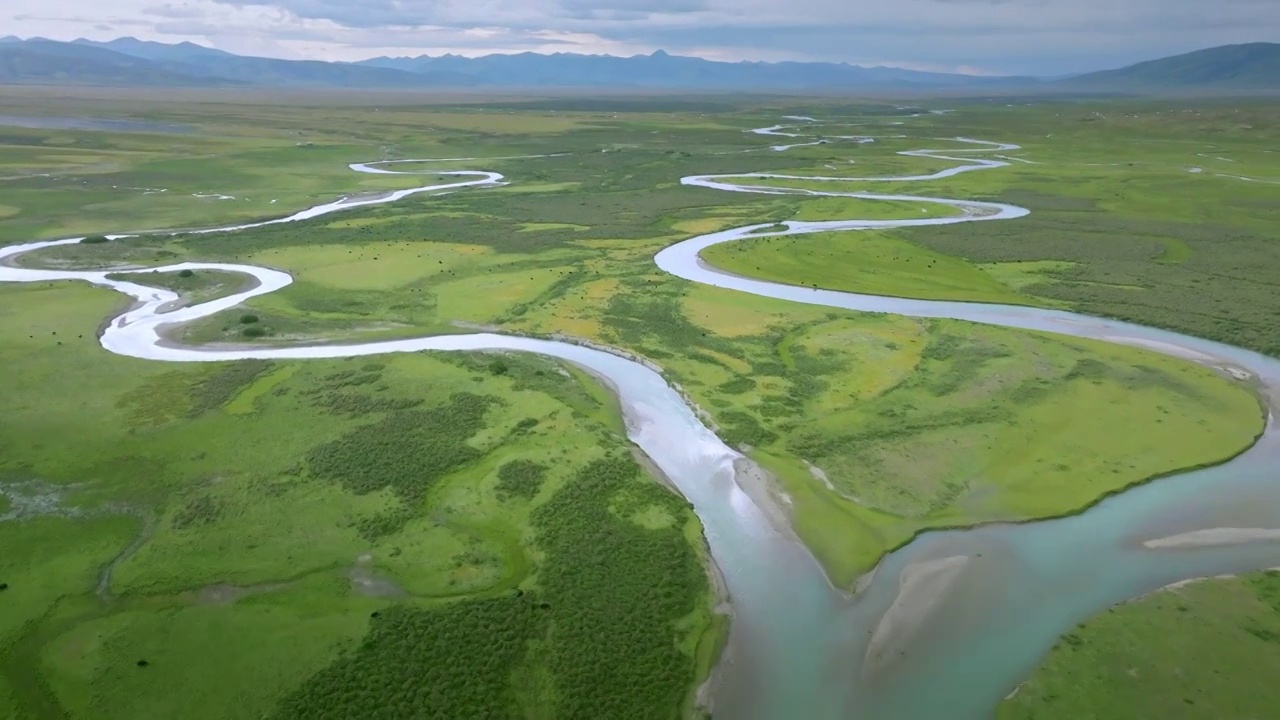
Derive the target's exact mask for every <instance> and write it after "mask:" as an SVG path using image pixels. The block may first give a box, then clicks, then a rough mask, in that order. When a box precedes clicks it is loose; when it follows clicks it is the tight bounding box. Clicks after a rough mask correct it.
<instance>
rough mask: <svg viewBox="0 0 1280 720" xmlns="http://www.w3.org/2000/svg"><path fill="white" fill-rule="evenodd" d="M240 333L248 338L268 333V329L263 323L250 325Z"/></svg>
mask: <svg viewBox="0 0 1280 720" xmlns="http://www.w3.org/2000/svg"><path fill="white" fill-rule="evenodd" d="M240 334H241V335H243V336H245V337H247V338H260V337H262V336H263V335H266V334H267V331H266V329H265V328H263V327H262V326H261V325H250V326H249V327H247V328H245V329H243V330H241V331H240Z"/></svg>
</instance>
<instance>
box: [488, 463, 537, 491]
mask: <svg viewBox="0 0 1280 720" xmlns="http://www.w3.org/2000/svg"><path fill="white" fill-rule="evenodd" d="M546 475H547V466H546V465H543V464H541V463H536V462H533V461H532V460H512V461H511V462H509V463H506V464H504V465H503V466H502V467H500V468H498V484H497V486H496V487H495V489H496V490H497V491H498V497H499V498H500V499H503V500H505V499H507V498H508V497H518V498H523V499H525V500H532V499H533V498H534V497H536V496H537V495H538V491H539V490H541V489H542V481H543V479H544V478H545V477H546Z"/></svg>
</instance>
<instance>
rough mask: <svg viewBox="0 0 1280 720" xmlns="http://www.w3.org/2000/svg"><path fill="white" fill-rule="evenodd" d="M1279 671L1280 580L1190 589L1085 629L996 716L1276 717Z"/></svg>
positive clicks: (1152, 598)
mask: <svg viewBox="0 0 1280 720" xmlns="http://www.w3.org/2000/svg"><path fill="white" fill-rule="evenodd" d="M1277 672H1280V573H1277V572H1274V571H1269V572H1263V573H1255V574H1251V575H1244V576H1241V577H1238V578H1232V579H1214V580H1208V581H1203V582H1194V583H1191V584H1188V585H1183V586H1181V587H1177V588H1170V589H1166V590H1162V591H1159V592H1156V593H1153V594H1151V595H1148V596H1146V597H1143V598H1140V599H1138V600H1134V601H1131V602H1128V603H1124V604H1122V605H1119V606H1117V607H1115V608H1112V609H1111V610H1109V611H1107V612H1105V613H1102V614H1101V615H1098V616H1097V617H1095V618H1093V619H1091V620H1089V621H1087V622H1085V623H1082V624H1081V625H1080V626H1079V627H1077V628H1076V629H1075V630H1073V631H1072V632H1070V633H1068V634H1067V635H1065V636H1064V637H1063V638H1062V639H1061V640H1060V641H1059V642H1058V644H1057V645H1056V646H1055V647H1054V649H1053V651H1052V652H1051V653H1050V654H1049V657H1048V659H1047V660H1046V661H1045V664H1044V665H1043V666H1042V667H1041V668H1040V669H1039V670H1037V671H1036V673H1035V674H1034V675H1033V676H1032V677H1031V678H1030V679H1029V680H1028V681H1027V682H1026V683H1024V684H1023V685H1022V686H1021V687H1020V688H1019V689H1018V692H1017V694H1016V695H1015V696H1013V697H1012V698H1010V699H1007V700H1005V701H1004V703H1003V704H1002V705H1001V706H1000V708H999V710H998V712H997V717H998V718H999V719H1000V720H1033V719H1035V718H1042V719H1045V720H1048V719H1049V718H1064V717H1070V718H1079V719H1080V720H1104V719H1106V718H1116V717H1125V718H1134V720H1156V719H1157V718H1160V719H1163V718H1184V719H1185V720H1199V719H1200V718H1203V719H1204V720H1209V719H1210V718H1215V719H1216V718H1265V717H1275V716H1276V715H1277V713H1280V702H1278V701H1277V698H1276V694H1275V692H1274V689H1273V682H1272V678H1274V677H1275V675H1276V673H1277Z"/></svg>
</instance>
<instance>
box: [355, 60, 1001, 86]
mask: <svg viewBox="0 0 1280 720" xmlns="http://www.w3.org/2000/svg"><path fill="white" fill-rule="evenodd" d="M359 64H361V65H366V66H372V67H381V68H392V69H396V70H404V71H407V72H414V73H423V72H433V71H434V72H439V71H446V72H450V73H457V74H462V75H467V76H470V77H474V78H476V79H477V80H482V81H486V82H487V83H488V84H493V85H511V86H521V87H546V86H560V87H637V88H681V89H702V88H715V89H724V90H737V89H753V90H769V89H777V90H796V89H803V90H816V89H822V88H831V89H856V88H887V87H900V88H912V87H915V88H951V87H974V86H982V85H992V84H1001V83H1008V82H1009V80H1010V78H983V77H976V76H972V75H948V74H944V73H927V72H916V71H914V70H902V69H899V68H885V67H873V68H866V67H861V66H859V65H847V64H844V63H840V64H836V63H802V62H780V63H766V62H737V63H727V62H715V61H712V60H703V59H702V58H696V57H682V56H676V55H669V54H667V53H666V52H663V51H662V50H659V51H657V52H655V53H653V54H652V55H634V56H632V57H614V56H611V55H575V54H570V53H555V54H553V55H540V54H537V53H529V52H526V53H519V54H516V55H486V56H484V57H478V58H467V57H461V56H458V55H444V56H439V57H431V56H429V55H420V56H418V57H398V58H389V57H379V58H373V59H372V60H364V61H362V62H361V63H359Z"/></svg>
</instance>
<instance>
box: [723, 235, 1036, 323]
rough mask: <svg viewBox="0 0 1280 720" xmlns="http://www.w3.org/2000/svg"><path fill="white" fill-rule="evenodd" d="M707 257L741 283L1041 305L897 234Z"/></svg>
mask: <svg viewBox="0 0 1280 720" xmlns="http://www.w3.org/2000/svg"><path fill="white" fill-rule="evenodd" d="M846 217H848V216H846ZM702 257H703V258H704V259H706V260H707V262H709V263H711V264H712V265H715V266H716V267H720V268H723V269H725V270H728V271H730V272H733V273H737V274H739V275H746V276H749V277H758V278H763V279H766V280H773V281H775V282H782V283H787V284H791V285H795V284H805V285H811V286H813V287H818V288H823V289H826V290H845V291H851V292H861V293H867V294H870V295H892V296H894V297H912V298H924V299H927V300H970V301H974V302H989V303H1013V304H1019V305H1024V304H1028V303H1032V302H1034V300H1032V299H1030V298H1027V297H1026V296H1024V295H1022V294H1020V293H1018V292H1016V291H1015V290H1014V289H1013V288H1011V287H1009V285H1007V284H1006V283H1005V282H1002V281H1001V276H1000V273H999V271H998V270H997V269H996V268H999V267H1000V266H999V265H995V266H993V267H992V269H991V270H985V269H984V268H983V267H981V266H975V265H973V264H972V263H969V262H966V261H964V260H962V259H960V258H955V257H952V256H949V255H944V254H942V253H939V252H934V251H931V250H928V249H926V248H921V247H919V246H917V245H912V244H911V243H908V242H906V241H904V240H901V239H899V238H897V237H895V236H894V235H893V233H891V232H876V231H870V230H859V231H848V232H839V233H821V234H815V235H801V236H783V237H771V238H752V239H747V240H742V241H739V242H734V243H723V244H721V245H713V246H711V247H709V248H707V249H706V250H703V251H702Z"/></svg>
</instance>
